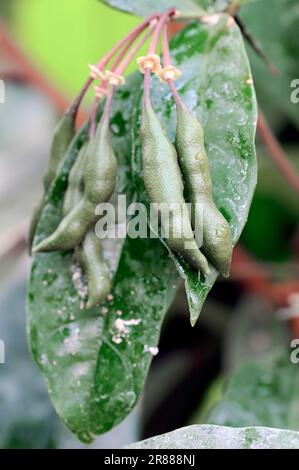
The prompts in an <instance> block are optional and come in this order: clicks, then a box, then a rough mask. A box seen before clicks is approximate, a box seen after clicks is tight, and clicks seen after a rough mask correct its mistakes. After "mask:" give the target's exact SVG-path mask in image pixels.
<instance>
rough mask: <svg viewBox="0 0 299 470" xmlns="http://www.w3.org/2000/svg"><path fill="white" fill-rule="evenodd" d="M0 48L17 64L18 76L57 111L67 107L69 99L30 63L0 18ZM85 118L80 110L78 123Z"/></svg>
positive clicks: (84, 114) (60, 111) (61, 111)
mask: <svg viewBox="0 0 299 470" xmlns="http://www.w3.org/2000/svg"><path fill="white" fill-rule="evenodd" d="M0 48H1V50H2V52H3V54H4V55H5V56H6V57H7V58H8V59H9V60H10V61H12V62H13V63H15V64H16V65H17V67H18V69H19V70H20V76H21V75H22V76H23V78H24V79H25V80H27V81H28V82H29V83H31V84H32V85H34V86H36V87H37V88H38V89H39V90H40V91H41V92H42V93H44V94H45V95H46V96H48V97H49V98H50V100H51V102H52V103H53V104H54V106H55V107H56V108H57V110H58V111H59V113H63V112H64V111H65V110H66V109H67V107H68V105H69V103H70V101H69V100H68V99H66V98H65V96H64V94H63V93H61V92H60V91H59V90H58V89H57V87H55V86H54V85H52V84H51V83H50V82H49V80H48V78H46V77H45V76H44V75H43V74H42V73H41V72H40V71H39V69H38V68H37V67H36V66H35V65H33V64H32V62H31V60H30V59H29V58H28V57H27V56H26V55H25V53H24V52H23V50H22V48H21V46H19V45H18V43H17V41H16V40H15V38H14V37H13V36H12V34H11V33H10V31H9V30H8V28H7V26H6V25H5V23H4V22H3V21H2V20H0ZM85 119H86V113H85V112H84V111H81V112H80V114H79V116H78V123H79V124H82V122H83V121H84V120H85Z"/></svg>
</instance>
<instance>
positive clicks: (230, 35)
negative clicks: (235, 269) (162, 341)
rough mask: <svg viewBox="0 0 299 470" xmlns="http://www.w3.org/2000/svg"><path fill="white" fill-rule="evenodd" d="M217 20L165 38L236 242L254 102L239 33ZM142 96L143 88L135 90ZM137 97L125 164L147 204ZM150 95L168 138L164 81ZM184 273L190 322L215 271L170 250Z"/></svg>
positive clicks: (247, 183) (249, 174)
mask: <svg viewBox="0 0 299 470" xmlns="http://www.w3.org/2000/svg"><path fill="white" fill-rule="evenodd" d="M219 18H220V19H219V22H218V23H217V24H216V25H209V26H207V25H203V24H199V23H193V24H192V25H190V26H189V27H187V28H186V29H185V30H184V31H183V32H182V33H181V34H179V35H178V36H177V37H176V38H174V40H173V41H172V46H171V47H172V59H173V62H174V63H175V65H177V66H178V67H179V68H180V69H181V70H182V72H183V75H182V77H181V78H180V79H179V80H178V81H177V88H178V90H179V92H180V94H181V96H182V98H183V100H184V101H185V103H186V104H187V106H188V107H189V109H191V110H192V112H194V113H195V114H196V115H197V116H198V117H199V118H200V120H201V122H202V124H203V127H204V132H205V146H206V150H207V154H208V158H209V163H210V171H211V176H212V181H213V192H214V200H215V202H216V204H217V206H218V208H219V210H220V211H221V212H222V213H223V215H224V216H225V217H226V219H227V220H228V221H229V223H230V224H231V228H232V234H233V242H234V243H236V242H237V240H238V238H239V236H240V234H241V232H242V229H243V227H244V224H245V222H246V220H247V216H248V211H249V208H250V204H251V200H252V196H253V193H254V189H255V185H256V173H257V166H256V156H255V147H254V138H255V129H256V119H257V113H256V101H255V94H254V89H253V85H252V78H251V72H250V68H249V64H248V60H247V56H246V52H245V50H244V45H243V39H242V36H241V33H240V31H239V29H238V27H237V26H236V24H234V25H232V26H231V25H230V26H228V23H227V20H228V16H227V15H222V16H221V17H219ZM141 95H142V93H141ZM140 101H141V97H140V100H139V103H138V105H137V107H136V113H135V126H134V129H135V135H134V139H135V145H134V147H135V151H134V158H133V164H132V169H133V172H134V174H135V179H136V186H137V188H138V195H139V200H141V201H143V202H145V203H148V197H147V194H146V191H145V188H144V183H143V179H142V162H141V160H142V159H141V142H140V134H139V129H140V122H141V105H140ZM152 102H153V106H154V109H155V110H156V112H157V113H158V116H159V118H160V119H161V122H162V123H163V125H164V127H165V129H166V132H167V134H168V136H169V138H170V139H171V140H172V141H174V134H175V128H176V111H175V106H174V103H173V100H172V98H171V95H170V93H169V90H168V88H167V86H166V85H164V84H161V83H160V82H159V81H158V80H157V79H155V78H154V79H153V80H152ZM173 259H174V261H175V263H176V265H177V267H178V270H179V272H180V274H181V276H182V278H183V279H184V280H185V285H186V292H187V297H188V301H189V307H190V314H191V323H192V324H194V323H195V322H196V320H197V318H198V316H199V314H200V311H201V308H202V305H203V303H204V301H205V299H206V296H207V294H208V292H209V290H210V289H211V287H212V286H213V284H214V282H215V280H216V278H217V275H218V273H217V271H216V270H215V269H214V268H213V267H212V266H211V271H212V272H211V275H210V276H209V277H208V278H207V279H204V278H203V277H200V278H198V275H197V273H196V272H195V271H194V270H193V269H192V268H191V267H190V266H189V265H187V264H186V263H185V262H184V261H183V260H182V259H180V258H179V257H177V256H175V257H173Z"/></svg>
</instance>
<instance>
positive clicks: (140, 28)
mask: <svg viewBox="0 0 299 470" xmlns="http://www.w3.org/2000/svg"><path fill="white" fill-rule="evenodd" d="M157 17H159V14H157V13H155V14H153V15H151V16H149V17H148V18H147V19H146V20H144V21H143V22H142V23H140V24H139V25H138V26H136V28H134V29H133V30H132V31H131V32H130V33H128V34H127V35H126V36H124V37H123V38H122V39H121V40H120V41H118V42H117V43H116V44H115V46H114V47H113V48H112V49H111V51H109V52H108V53H107V54H106V55H105V56H104V57H103V58H102V59H101V60H100V62H98V64H97V67H98V68H99V69H100V70H102V69H103V68H104V67H105V66H106V65H107V64H108V63H109V62H110V60H111V59H112V57H113V56H114V55H115V54H116V52H118V51H119V49H120V48H121V47H122V46H123V45H124V44H126V42H127V41H130V40H131V39H132V38H134V39H136V37H138V36H139V34H140V33H142V31H144V29H145V28H146V27H147V26H148V25H149V23H150V22H151V21H152V20H153V19H155V18H157Z"/></svg>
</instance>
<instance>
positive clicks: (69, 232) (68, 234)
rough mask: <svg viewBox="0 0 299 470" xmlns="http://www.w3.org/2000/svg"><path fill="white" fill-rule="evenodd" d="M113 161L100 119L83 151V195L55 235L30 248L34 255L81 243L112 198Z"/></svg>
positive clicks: (106, 125)
mask: <svg viewBox="0 0 299 470" xmlns="http://www.w3.org/2000/svg"><path fill="white" fill-rule="evenodd" d="M116 171H117V160H116V157H115V154H114V152H113V148H112V145H111V141H110V131H109V122H108V119H106V117H105V116H104V117H103V118H102V120H101V122H100V124H99V126H98V129H97V132H96V135H95V137H94V138H93V139H92V140H90V142H89V144H88V147H87V150H86V160H85V165H84V176H83V183H84V194H83V198H82V199H81V201H80V203H79V204H78V205H77V206H76V207H74V209H73V210H72V211H71V212H70V213H69V214H68V215H67V216H66V217H64V218H63V219H62V221H61V222H60V224H59V225H58V227H57V229H56V230H55V232H54V233H53V234H52V235H50V236H49V237H48V238H46V239H45V240H43V241H42V242H40V243H39V244H38V245H37V246H35V247H34V249H33V251H34V252H40V251H57V250H60V251H62V250H71V249H73V248H75V246H77V245H79V243H80V242H82V240H83V238H84V236H85V235H86V233H87V231H88V229H89V227H90V226H91V225H92V224H93V223H95V222H96V220H97V216H96V215H95V208H96V206H97V205H98V204H100V203H101V202H106V201H107V200H108V199H109V198H110V196H111V195H112V193H113V191H114V187H115V182H116Z"/></svg>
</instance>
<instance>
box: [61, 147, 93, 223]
mask: <svg viewBox="0 0 299 470" xmlns="http://www.w3.org/2000/svg"><path fill="white" fill-rule="evenodd" d="M86 149H87V144H86V143H84V144H83V145H82V147H81V149H80V150H79V153H78V155H77V158H76V161H75V163H74V164H73V166H72V169H71V171H70V173H69V177H68V184H67V190H66V192H65V195H64V201H63V215H64V216H66V215H67V214H68V213H69V212H71V210H72V209H73V208H74V207H76V206H77V205H78V204H79V203H80V201H81V199H82V195H83V188H84V185H83V173H84V165H85V159H86Z"/></svg>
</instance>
